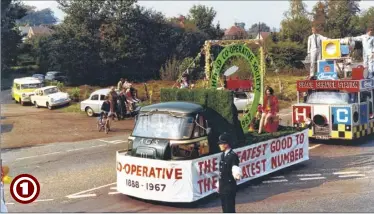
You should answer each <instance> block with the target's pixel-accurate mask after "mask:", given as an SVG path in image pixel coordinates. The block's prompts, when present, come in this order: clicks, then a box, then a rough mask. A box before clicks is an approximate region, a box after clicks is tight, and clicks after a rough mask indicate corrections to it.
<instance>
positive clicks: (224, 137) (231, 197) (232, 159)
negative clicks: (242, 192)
mask: <svg viewBox="0 0 374 214" xmlns="http://www.w3.org/2000/svg"><path fill="white" fill-rule="evenodd" d="M232 143H233V138H232V136H231V135H230V134H228V133H226V132H224V133H223V134H221V135H220V136H219V141H218V145H219V148H220V149H221V151H222V155H221V160H220V162H219V182H218V188H217V189H218V193H219V195H220V198H221V203H222V210H223V212H224V213H235V197H236V180H239V179H240V175H235V177H234V175H233V174H234V173H233V172H234V169H235V167H236V168H237V167H239V157H238V155H237V154H236V153H235V152H234V151H233V150H232V148H231V145H232Z"/></svg>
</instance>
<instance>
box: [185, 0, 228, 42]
mask: <svg viewBox="0 0 374 214" xmlns="http://www.w3.org/2000/svg"><path fill="white" fill-rule="evenodd" d="M216 15H217V12H216V11H215V10H214V9H213V8H212V7H206V6H204V5H194V6H192V8H191V9H190V11H189V14H188V16H187V18H188V19H191V20H192V21H193V22H194V23H195V24H196V26H197V28H198V29H199V30H201V31H202V32H204V33H206V34H207V35H208V38H209V39H221V38H222V36H223V31H222V30H221V29H220V25H219V24H217V25H216V27H214V26H213V20H214V18H215V17H216Z"/></svg>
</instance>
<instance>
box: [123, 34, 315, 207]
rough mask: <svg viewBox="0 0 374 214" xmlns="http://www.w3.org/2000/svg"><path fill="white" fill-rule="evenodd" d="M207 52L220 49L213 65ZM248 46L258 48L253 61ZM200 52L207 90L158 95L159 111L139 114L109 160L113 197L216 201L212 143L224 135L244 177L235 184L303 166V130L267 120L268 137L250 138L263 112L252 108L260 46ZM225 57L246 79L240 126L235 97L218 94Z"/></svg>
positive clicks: (259, 90)
mask: <svg viewBox="0 0 374 214" xmlns="http://www.w3.org/2000/svg"><path fill="white" fill-rule="evenodd" d="M212 44H218V45H221V46H222V47H223V49H222V50H221V52H220V53H219V54H218V56H217V57H216V59H215V60H212V62H213V63H211V58H210V56H211V54H210V53H209V50H210V49H209V47H210V46H211V45H212ZM253 46H257V47H258V51H259V56H260V61H258V60H257V58H258V57H256V54H254V53H253V52H252V50H251V49H252V47H253ZM204 50H205V56H206V57H205V59H206V67H205V69H206V72H205V73H206V78H205V79H206V80H207V81H208V82H207V88H197V89H187V88H185V89H173V88H170V89H162V90H161V103H158V104H153V105H149V106H144V107H142V108H141V109H140V112H139V115H137V117H136V122H135V126H134V130H133V132H132V134H131V135H130V136H129V137H128V148H127V149H126V148H124V149H126V150H122V151H117V154H116V171H117V191H118V192H120V193H123V194H125V195H130V196H134V197H138V198H141V199H147V200H155V201H164V202H194V201H197V200H199V199H201V198H204V197H206V196H208V195H211V194H213V193H215V192H216V189H217V182H218V174H219V173H218V167H219V166H218V163H219V159H220V151H219V147H218V145H217V141H218V136H219V135H220V134H221V133H222V132H224V131H226V132H230V133H232V134H233V136H234V138H235V139H236V140H235V141H234V142H233V148H234V151H235V152H236V153H237V154H238V156H239V159H240V167H241V168H242V172H243V177H242V179H241V180H240V181H238V184H241V183H245V182H247V181H249V180H252V179H255V178H259V177H261V176H264V175H267V174H270V173H273V172H275V171H278V170H281V169H284V168H287V167H290V166H292V165H295V164H299V163H301V162H304V161H306V160H308V159H309V147H308V145H309V141H308V137H307V134H308V130H307V129H303V128H295V127H292V126H291V127H284V126H280V125H279V124H278V123H277V122H276V121H274V120H272V121H268V123H267V124H268V125H269V124H270V125H272V126H271V127H273V128H274V127H275V129H274V130H271V128H270V129H265V130H267V132H268V133H264V134H257V133H256V132H251V131H249V127H250V124H251V123H252V121H253V120H255V118H256V117H255V116H256V114H257V113H258V112H257V111H258V110H261V111H262V110H264V109H259V104H263V103H262V102H263V101H262V100H266V99H263V96H262V94H263V91H264V89H263V79H264V74H265V63H264V51H263V44H262V41H261V40H235V41H227V40H226V41H207V42H206V43H205V47H204ZM232 56H241V57H244V58H245V59H247V60H248V62H249V64H250V65H251V72H252V74H253V75H252V76H253V78H252V80H250V81H251V86H252V85H253V87H252V88H253V93H254V95H255V96H254V99H253V103H252V105H251V107H250V108H249V111H248V112H246V113H245V115H244V116H243V117H242V118H239V117H238V111H237V109H236V107H235V105H234V99H233V98H234V92H233V91H232V90H229V89H227V90H217V86H218V82H219V81H220V78H221V76H222V74H223V73H224V71H223V69H222V68H223V66H224V64H225V62H226V61H227V59H229V58H230V57H232ZM239 85H240V84H239ZM244 85H245V84H244ZM235 86H237V84H236V85H235ZM246 86H248V85H246ZM269 132H270V133H269Z"/></svg>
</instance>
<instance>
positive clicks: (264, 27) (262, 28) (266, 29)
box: [248, 22, 271, 37]
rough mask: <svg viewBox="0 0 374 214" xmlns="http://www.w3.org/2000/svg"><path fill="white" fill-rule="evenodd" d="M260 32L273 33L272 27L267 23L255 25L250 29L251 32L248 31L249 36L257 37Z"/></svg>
mask: <svg viewBox="0 0 374 214" xmlns="http://www.w3.org/2000/svg"><path fill="white" fill-rule="evenodd" d="M259 30H260V31H261V32H270V31H271V30H270V27H269V26H268V25H267V24H266V23H263V22H260V24H258V23H256V24H253V25H252V26H251V27H250V28H249V30H248V33H249V36H251V37H256V36H257V34H258V31H259Z"/></svg>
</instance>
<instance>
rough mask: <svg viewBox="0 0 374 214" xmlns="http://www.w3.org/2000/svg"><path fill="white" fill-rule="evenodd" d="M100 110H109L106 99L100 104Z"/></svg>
mask: <svg viewBox="0 0 374 214" xmlns="http://www.w3.org/2000/svg"><path fill="white" fill-rule="evenodd" d="M101 110H102V111H105V112H110V103H109V102H108V101H104V102H103V104H102V105H101Z"/></svg>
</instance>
